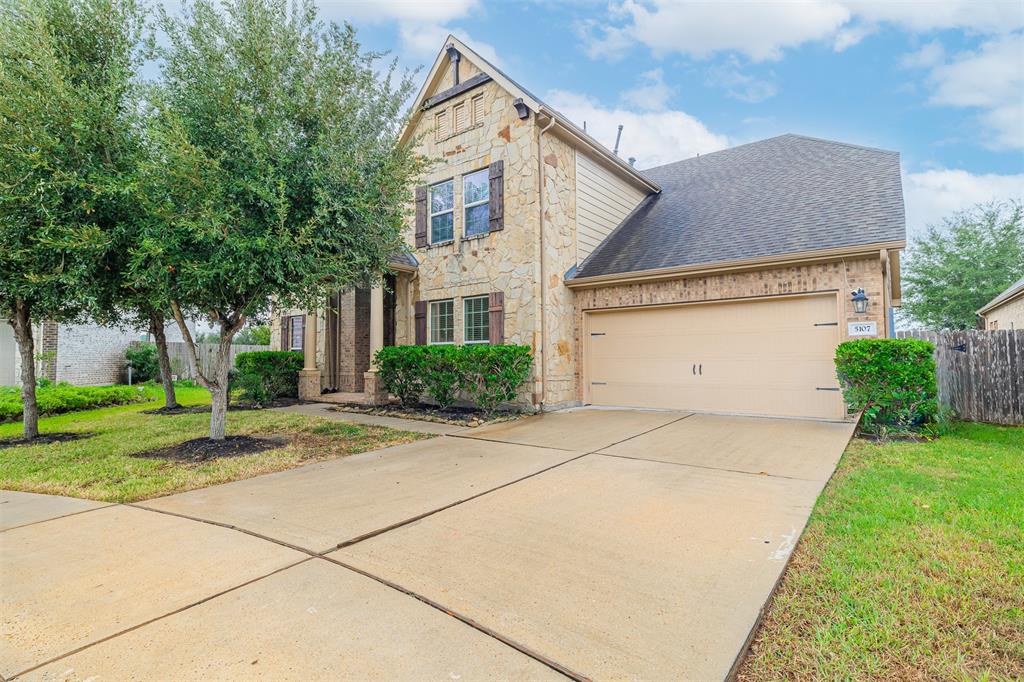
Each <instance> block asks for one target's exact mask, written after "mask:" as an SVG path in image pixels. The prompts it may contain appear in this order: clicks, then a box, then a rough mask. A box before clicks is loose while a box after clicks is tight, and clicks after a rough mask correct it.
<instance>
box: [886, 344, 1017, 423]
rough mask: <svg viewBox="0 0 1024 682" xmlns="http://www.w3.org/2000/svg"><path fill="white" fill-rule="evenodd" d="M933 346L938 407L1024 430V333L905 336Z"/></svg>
mask: <svg viewBox="0 0 1024 682" xmlns="http://www.w3.org/2000/svg"><path fill="white" fill-rule="evenodd" d="M896 336H897V337H898V338H901V339H903V338H908V337H910V338H915V339H923V340H925V341H931V342H932V343H934V344H935V363H936V365H937V373H938V382H939V402H940V403H942V404H943V405H946V406H948V407H951V408H952V409H953V411H954V412H956V415H957V417H958V418H960V419H965V420H968V421H977V422H990V423H993V424H1024V329H1001V330H997V331H982V330H970V331H942V332H931V331H909V332H897V334H896Z"/></svg>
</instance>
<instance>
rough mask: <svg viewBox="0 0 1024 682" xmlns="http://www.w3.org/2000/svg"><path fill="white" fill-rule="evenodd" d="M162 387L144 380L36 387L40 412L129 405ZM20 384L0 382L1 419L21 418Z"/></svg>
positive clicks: (17, 419)
mask: <svg viewBox="0 0 1024 682" xmlns="http://www.w3.org/2000/svg"><path fill="white" fill-rule="evenodd" d="M158 390H159V389H157V388H155V387H153V386H148V385H145V384H142V385H136V386H124V385H114V386H72V385H71V384H67V383H59V384H47V385H45V386H38V387H36V403H37V405H38V406H39V414H40V415H50V414H61V413H64V412H75V411H76V410H84V409H89V408H98V407H109V406H111V405H128V404H130V403H138V402H143V401H145V400H147V399H148V400H153V399H154V398H155V397H156V396H157V391H158ZM21 411H22V404H21V388H20V387H19V386H0V422H5V421H20V420H21Z"/></svg>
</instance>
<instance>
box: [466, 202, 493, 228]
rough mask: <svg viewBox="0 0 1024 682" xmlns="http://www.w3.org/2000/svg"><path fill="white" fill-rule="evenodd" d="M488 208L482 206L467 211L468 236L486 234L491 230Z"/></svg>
mask: <svg viewBox="0 0 1024 682" xmlns="http://www.w3.org/2000/svg"><path fill="white" fill-rule="evenodd" d="M488 210H489V209H488V206H487V204H480V205H479V206H471V207H470V208H467V209H466V234H467V235H474V234H486V233H487V231H488V230H490V225H489V224H488Z"/></svg>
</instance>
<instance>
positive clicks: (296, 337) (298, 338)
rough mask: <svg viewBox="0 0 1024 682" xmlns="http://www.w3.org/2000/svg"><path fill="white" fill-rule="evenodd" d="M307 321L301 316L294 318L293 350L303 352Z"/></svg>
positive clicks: (292, 325)
mask: <svg viewBox="0 0 1024 682" xmlns="http://www.w3.org/2000/svg"><path fill="white" fill-rule="evenodd" d="M305 321H306V318H304V317H302V316H301V315H295V316H294V317H292V324H291V327H292V339H291V341H292V343H291V349H292V350H302V342H303V337H304V336H305V333H306V329H305V324H304V323H305Z"/></svg>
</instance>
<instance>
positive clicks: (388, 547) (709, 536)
mask: <svg viewBox="0 0 1024 682" xmlns="http://www.w3.org/2000/svg"><path fill="white" fill-rule="evenodd" d="M852 428H853V427H852V425H850V424H829V423H820V422H801V421H787V420H774V419H743V418H735V417H721V416H713V415H690V414H686V413H678V412H644V411H628V410H573V411H568V412H561V413H553V414H544V415H540V416H536V417H530V418H527V419H524V420H520V421H518V422H514V423H503V424H496V425H492V426H488V427H481V428H477V429H473V430H467V431H464V432H461V433H456V434H453V435H448V436H444V437H440V438H435V439H431V440H427V441H419V442H416V443H410V444H407V445H402V446H399V447H395V448H390V449H387V450H381V451H377V452H370V453H363V454H361V455H355V456H352V457H348V458H345V459H341V460H335V461H330V462H322V463H318V464H314V465H311V466H308V467H303V468H301V469H293V470H290V471H285V472H281V473H278V474H271V475H268V476H260V477H257V478H252V479H248V480H244V481H237V482H234V483H229V484H226V485H222V486H216V487H212V488H207V489H204V490H196V491H191V492H188V493H183V494H180V495H173V496H169V497H164V498H159V499H156V500H150V501H148V502H144V503H140V504H137V505H110V506H96V507H95V508H92V509H83V508H81V507H79V506H75V505H73V504H72V505H70V506H67V507H66V508H65V507H63V506H62V503H59V502H55V501H53V500H52V499H49V498H47V499H45V500H40V501H39V502H38V504H39V510H40V511H39V512H38V513H36V514H35V515H34V516H33V515H31V514H26V512H25V510H24V507H25V505H30V506H31V502H32V500H30V499H28V498H23V497H22V496H21V495H20V494H17V493H3V494H0V516H2V517H3V522H4V523H7V524H8V525H18V526H19V527H16V528H12V529H10V530H6V531H3V532H0V561H2V565H0V571H2V573H0V575H2V576H3V582H2V588H0V590H2V592H0V606H2V613H3V614H4V622H3V633H2V634H3V637H2V638H0V674H2V675H3V676H4V677H5V678H7V679H11V678H12V677H15V676H16V677H17V678H18V679H37V678H38V679H80V680H84V679H88V678H91V677H94V676H95V677H97V678H100V679H127V678H137V679H179V680H187V679H238V678H244V679H250V678H265V679H275V680H276V679H303V680H305V679H339V678H342V679H367V678H383V679H395V680H424V679H461V680H469V679H530V680H533V679H544V678H547V677H551V678H564V677H569V678H572V679H586V678H591V679H609V678H638V679H682V678H686V679H722V678H724V677H725V676H726V675H727V674H728V673H729V672H730V670H731V669H732V667H733V666H734V663H735V661H736V660H737V657H738V656H739V655H740V653H741V652H742V650H743V648H744V646H745V643H746V641H747V639H748V637H749V636H750V634H751V632H752V629H753V628H754V626H755V624H756V622H757V619H758V617H759V614H760V610H761V608H762V607H763V606H764V604H765V602H766V600H767V599H768V597H769V595H770V593H771V591H772V589H773V587H774V585H775V583H776V581H777V580H778V578H779V576H780V575H781V572H782V570H783V569H784V567H785V564H786V561H787V560H788V557H789V554H790V552H791V551H792V549H793V547H794V545H795V543H796V540H797V538H798V537H799V534H800V532H801V530H802V529H803V526H804V524H805V522H806V520H807V516H808V514H809V513H810V509H811V507H812V505H813V504H814V501H815V499H816V497H817V495H818V493H819V492H820V491H821V488H822V487H823V486H824V484H825V482H826V481H827V480H828V477H829V476H830V475H831V472H832V470H833V469H834V467H835V465H836V463H837V462H838V459H839V456H840V454H841V452H842V450H843V448H844V446H845V445H846V442H847V441H848V439H849V437H850V434H851V432H852ZM36 497H38V496H36ZM8 504H17V505H20V506H21V507H22V510H21V511H19V512H18V518H19V519H22V520H24V519H30V518H31V519H34V521H32V522H29V523H28V525H22V524H21V523H15V524H10V523H8V521H7V518H6V514H7V512H6V511H5V509H7V508H8V507H7V505H8ZM44 517H45V518H50V520H43V518H44Z"/></svg>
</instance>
